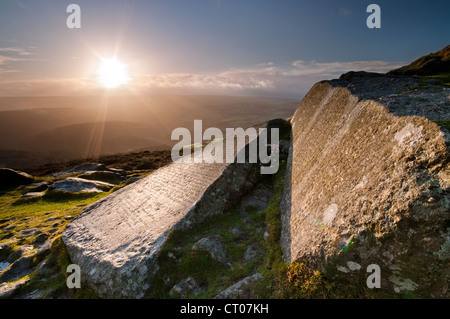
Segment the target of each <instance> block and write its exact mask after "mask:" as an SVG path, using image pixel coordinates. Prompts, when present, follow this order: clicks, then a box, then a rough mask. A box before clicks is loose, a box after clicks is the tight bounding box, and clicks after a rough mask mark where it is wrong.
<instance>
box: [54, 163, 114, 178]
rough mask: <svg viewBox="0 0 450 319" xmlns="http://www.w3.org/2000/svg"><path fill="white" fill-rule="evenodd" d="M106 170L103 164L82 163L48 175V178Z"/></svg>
mask: <svg viewBox="0 0 450 319" xmlns="http://www.w3.org/2000/svg"><path fill="white" fill-rule="evenodd" d="M105 170H108V169H107V168H106V166H105V165H104V164H100V163H84V164H81V165H77V166H74V167H71V168H68V169H66V170H63V171H60V172H56V173H53V174H50V175H48V176H49V177H62V176H66V175H71V174H75V173H81V172H87V171H105Z"/></svg>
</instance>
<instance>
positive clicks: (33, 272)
mask: <svg viewBox="0 0 450 319" xmlns="http://www.w3.org/2000/svg"><path fill="white" fill-rule="evenodd" d="M448 52H450V47H447V48H445V49H443V50H442V52H441V53H440V54H439V53H436V54H432V55H430V56H427V57H423V58H421V59H419V60H417V61H415V62H413V63H412V64H411V65H409V66H406V67H404V68H402V69H400V70H394V71H393V72H392V73H391V74H394V75H401V76H402V75H405V76H413V77H414V78H416V79H418V81H420V80H421V79H422V78H423V79H426V80H428V79H432V80H433V79H434V80H436V81H435V82H433V83H432V84H433V86H432V87H427V86H425V85H419V86H417V87H411V88H409V91H408V92H404V91H402V92H398V93H397V94H395V96H396V97H401V96H404V95H408V94H414V93H415V92H420V91H421V90H431V89H433V88H434V87H435V86H437V87H438V89H439V92H437V93H436V92H434V91H433V92H432V94H440V96H442V97H445V98H447V99H448V93H446V92H448V89H449V87H450V78H449V74H450V73H449V72H450V70H449V69H448V62H447V61H448V57H449V55H448ZM436 59H438V60H439V61H438V62H437V69H436V64H435V63H434V62H433V61H435V60H436ZM430 61H431V62H430ZM442 62H444V63H442ZM436 70H437V71H436ZM404 72H406V73H404ZM284 102H286V103H289V102H287V101H284ZM284 102H283V103H281V105H284V106H286V107H287V104H285V103H284ZM419 102H420V101H419ZM448 105H449V104H448V103H444V104H442V105H441V108H444V109H445V108H447V110H448ZM294 108H295V107H294ZM205 109H208V108H207V107H205V108H204V109H203V110H205ZM198 110H199V112H200V109H198ZM244 110H245V111H247V110H248V108H247V109H244V108H243V109H242V112H244ZM286 112H287V110H286ZM112 113H113V112H111V114H112ZM199 114H200V113H199ZM217 114H220V115H221V113H217ZM217 114H216V116H217ZM230 114H231V113H230ZM254 115H256V114H254ZM290 115H292V112H291V113H289V112H287V115H286V116H282V115H281V114H279V113H276V115H275V116H273V115H272V114H271V117H285V118H287V117H289V116H290ZM444 115H445V116H446V117H445V119H440V120H435V122H436V123H437V124H439V125H440V126H441V127H442V129H447V130H449V129H450V127H449V120H448V112H446V113H445V114H444ZM170 116H173V118H175V116H174V115H172V114H170ZM248 116H250V118H252V117H251V116H253V115H252V114H249V115H248ZM248 116H245V119H248V118H249V117H248ZM193 118H196V117H195V115H194V117H193ZM239 118H241V117H240V116H239ZM269 118H270V117H269ZM182 120H186V119H185V118H184V119H179V121H180V122H181V121H182ZM189 120H191V119H189ZM266 120H267V119H266ZM186 121H187V120H186ZM216 121H218V122H216V123H218V124H217V127H220V121H224V120H217V119H216ZM252 121H254V122H257V123H258V122H259V123H261V122H264V121H265V120H261V121H259V120H258V121H256V120H253V119H252ZM180 122H178V123H180ZM222 123H223V122H222ZM230 123H236V122H233V120H232V119H231V116H230ZM252 124H254V123H252ZM208 126H213V125H210V124H208ZM233 126H237V125H233ZM242 126H245V125H244V124H242ZM186 127H189V126H186ZM447 147H448V146H447ZM85 162H98V163H103V164H105V165H106V166H107V168H105V167H103V168H102V170H103V171H106V170H108V169H109V170H111V169H113V168H114V169H123V170H125V173H126V177H121V178H118V179H115V180H107V181H108V182H110V185H109V186H108V188H107V189H104V190H103V191H102V192H98V193H94V192H93V193H66V192H58V191H55V190H54V189H52V186H51V185H55V184H56V183H58V182H60V181H62V180H63V179H65V178H67V177H79V176H82V175H81V174H84V175H86V172H82V171H79V172H74V171H66V174H65V175H64V174H56V175H55V174H54V173H57V172H61V171H64V170H67V169H69V168H73V167H76V166H77V165H80V164H83V163H85ZM170 162H171V161H170V153H169V151H167V150H166V151H143V152H132V153H124V154H114V155H108V156H100V157H98V156H94V157H93V156H87V157H85V158H78V159H77V160H72V161H69V162H58V163H48V164H46V165H40V164H38V163H34V164H33V165H27V166H26V167H27V168H24V169H22V171H25V172H27V173H29V174H31V175H33V177H32V181H30V182H33V183H34V184H31V185H30V184H29V185H24V186H19V187H7V188H5V189H3V190H2V191H1V194H0V195H1V196H0V245H1V246H0V248H1V249H0V261H2V262H1V263H0V266H1V268H0V276H1V277H2V278H0V293H1V297H3V298H96V297H98V296H97V295H96V294H95V293H94V292H93V291H92V290H91V289H90V288H89V287H88V286H86V285H83V287H82V289H75V290H73V289H72V290H70V289H67V286H66V278H67V276H68V274H67V272H66V269H67V266H68V265H69V264H70V263H71V262H70V259H69V257H68V254H67V251H66V249H65V247H64V244H63V242H62V240H61V233H62V232H63V231H64V229H65V228H66V226H67V225H68V224H69V223H70V221H71V220H73V218H74V217H76V216H78V214H80V212H81V211H82V210H83V208H85V207H86V206H87V205H89V204H91V203H93V202H95V201H97V200H99V199H101V198H103V197H105V196H107V195H108V194H111V193H112V192H115V191H117V190H119V189H121V188H123V187H124V186H126V185H128V184H129V183H132V182H133V181H134V180H136V179H138V178H140V177H145V176H147V175H148V174H151V173H152V172H153V171H154V170H156V169H158V168H160V167H163V166H166V165H168V164H170ZM29 163H33V162H29ZM447 163H448V162H447ZM280 164H281V165H280V170H279V171H278V173H277V174H276V175H275V176H270V177H268V178H267V179H265V180H262V181H261V182H259V183H258V184H257V185H255V188H254V190H253V191H251V192H250V193H249V194H247V195H246V196H244V197H243V198H242V200H241V201H240V202H239V203H238V204H236V205H235V206H234V207H233V208H232V209H230V210H229V211H228V212H227V213H225V214H223V215H222V216H219V217H214V218H211V219H208V220H206V221H205V222H204V223H202V224H200V225H198V226H196V227H193V228H192V229H191V230H190V231H187V232H174V233H172V234H171V235H170V237H169V239H168V242H167V244H166V246H165V247H164V249H163V250H162V251H161V253H160V254H159V256H158V261H159V263H160V265H162V267H161V269H160V271H159V273H158V274H157V276H156V277H155V278H154V280H153V282H152V286H153V287H154V289H153V290H152V291H151V292H149V293H148V294H147V295H146V296H145V297H146V298H179V297H181V298H213V297H214V296H220V295H221V294H222V296H223V295H224V294H225V292H227V290H228V289H227V288H228V287H233V285H234V284H235V283H236V282H237V281H239V280H241V279H242V278H244V277H245V276H247V275H248V274H249V273H254V272H256V273H259V274H261V275H260V276H261V277H260V278H258V279H259V280H257V281H256V283H255V284H254V285H250V286H249V285H245V284H244V285H243V286H244V287H240V288H239V289H235V291H234V292H233V293H236V291H237V294H234V295H233V294H231V295H230V294H228V295H226V296H225V297H228V298H230V297H232V298H247V297H253V298H311V297H312V298H420V297H421V295H415V294H414V293H411V292H407V293H404V294H391V293H386V292H384V291H383V290H371V289H368V288H367V287H366V286H365V285H355V283H354V282H351V281H350V283H349V282H345V281H335V280H332V278H330V277H329V276H328V275H327V274H324V273H322V272H320V271H318V270H316V269H313V268H311V267H309V266H308V265H307V264H306V263H303V262H302V261H298V262H292V263H286V262H284V261H283V259H282V251H281V247H280V244H279V243H280V236H281V228H282V225H281V221H280V215H281V211H280V202H281V200H282V193H283V189H284V188H285V185H286V176H287V174H286V170H287V167H286V166H287V162H286V160H282V162H281V163H280ZM444 164H445V163H444ZM109 172H111V171H109ZM52 174H53V175H52ZM119 175H120V174H119ZM105 176H106V175H105ZM130 177H131V178H132V180H129V179H128V178H130ZM133 178H134V179H133ZM105 181H106V180H105ZM42 189H44V190H43V191H42ZM38 191H39V192H41V195H39V196H34V197H33V196H31V197H28V196H26V194H27V193H30V192H38ZM447 191H448V189H447ZM438 203H440V202H438ZM438 203H436V204H433V203H431V204H428V205H436V206H437V205H438ZM439 205H440V204H439ZM202 237H204V238H220V241H221V242H222V244H223V250H224V251H225V253H226V255H227V264H226V265H225V266H224V265H223V264H222V263H220V262H217V260H214V259H213V258H212V257H211V256H210V255H209V254H207V253H205V252H204V251H201V250H200V251H199V250H194V249H193V245H195V244H196V243H198V242H199V241H200V240H202ZM348 249H349V250H351V249H352V248H351V247H350V246H349V248H348ZM199 265H200V267H199ZM199 268H200V269H201V270H202V271H199V270H198V269H199ZM239 282H240V281H239ZM230 285H231V286H230ZM2 289H3V290H2Z"/></svg>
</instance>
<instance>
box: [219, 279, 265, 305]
mask: <svg viewBox="0 0 450 319" xmlns="http://www.w3.org/2000/svg"><path fill="white" fill-rule="evenodd" d="M261 278H262V275H261V274H260V273H256V274H254V275H252V276H249V277H246V278H244V279H242V280H240V281H238V282H237V283H235V284H234V285H232V286H230V287H228V288H227V289H225V290H224V291H222V292H220V293H219V294H218V295H217V296H215V297H214V299H246V298H249V295H250V294H249V293H248V289H249V288H250V285H251V284H252V283H253V282H255V281H256V280H258V279H261Z"/></svg>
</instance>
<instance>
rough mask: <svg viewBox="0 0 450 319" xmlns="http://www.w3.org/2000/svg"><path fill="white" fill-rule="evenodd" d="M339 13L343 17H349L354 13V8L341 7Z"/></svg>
mask: <svg viewBox="0 0 450 319" xmlns="http://www.w3.org/2000/svg"><path fill="white" fill-rule="evenodd" d="M339 15H340V16H341V17H343V18H348V17H350V16H351V15H352V10H350V9H346V8H339Z"/></svg>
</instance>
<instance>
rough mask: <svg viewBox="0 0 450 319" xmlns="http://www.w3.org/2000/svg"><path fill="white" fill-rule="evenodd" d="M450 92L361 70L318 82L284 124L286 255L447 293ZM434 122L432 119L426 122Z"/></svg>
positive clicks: (395, 287) (397, 288)
mask: <svg viewBox="0 0 450 319" xmlns="http://www.w3.org/2000/svg"><path fill="white" fill-rule="evenodd" d="M449 93H450V91H449V90H448V89H447V88H445V87H442V86H440V85H438V84H437V82H435V81H433V80H430V81H429V80H424V79H416V78H406V77H396V76H390V75H389V76H388V75H381V74H368V73H365V72H359V73H355V72H352V73H349V74H346V75H343V76H342V77H341V79H339V80H334V81H324V82H321V83H318V84H316V85H315V86H314V87H313V88H312V89H311V90H310V92H309V93H308V94H307V96H306V97H305V98H304V100H303V101H302V103H301V104H300V106H299V107H298V109H297V111H296V112H295V114H294V117H293V119H292V121H291V123H292V127H293V128H292V129H293V138H292V139H293V142H292V147H291V150H290V155H289V158H288V168H287V178H286V184H285V190H284V195H283V199H282V203H281V209H282V237H281V245H282V248H283V253H284V258H285V260H286V261H294V260H297V259H299V258H304V259H307V260H309V261H310V262H311V265H313V266H314V267H317V268H318V269H320V270H322V271H324V272H325V273H326V274H327V275H328V276H329V277H334V278H339V279H341V280H344V281H345V280H349V281H351V282H353V284H354V283H355V282H358V281H359V282H360V283H361V285H364V284H365V282H366V278H367V276H368V274H367V273H366V269H367V266H368V265H370V264H377V265H379V266H380V267H381V280H382V289H384V290H385V291H386V292H392V293H394V292H407V293H413V294H416V295H418V296H426V297H449V290H448V282H449V279H450V277H449V276H450V267H448V265H449V264H448V263H449V259H448V247H449V244H448V242H449V238H450V234H449V230H450V229H449V228H448V220H449V210H450V206H449V203H450V198H449V191H450V168H449V165H448V160H449V149H448V145H449V141H450V139H449V132H448V131H446V130H445V129H443V128H442V127H440V126H438V125H437V124H436V123H434V122H432V121H431V120H447V121H448V120H450V109H449V108H450V104H449V102H450V96H449ZM430 119H431V120H430Z"/></svg>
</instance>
